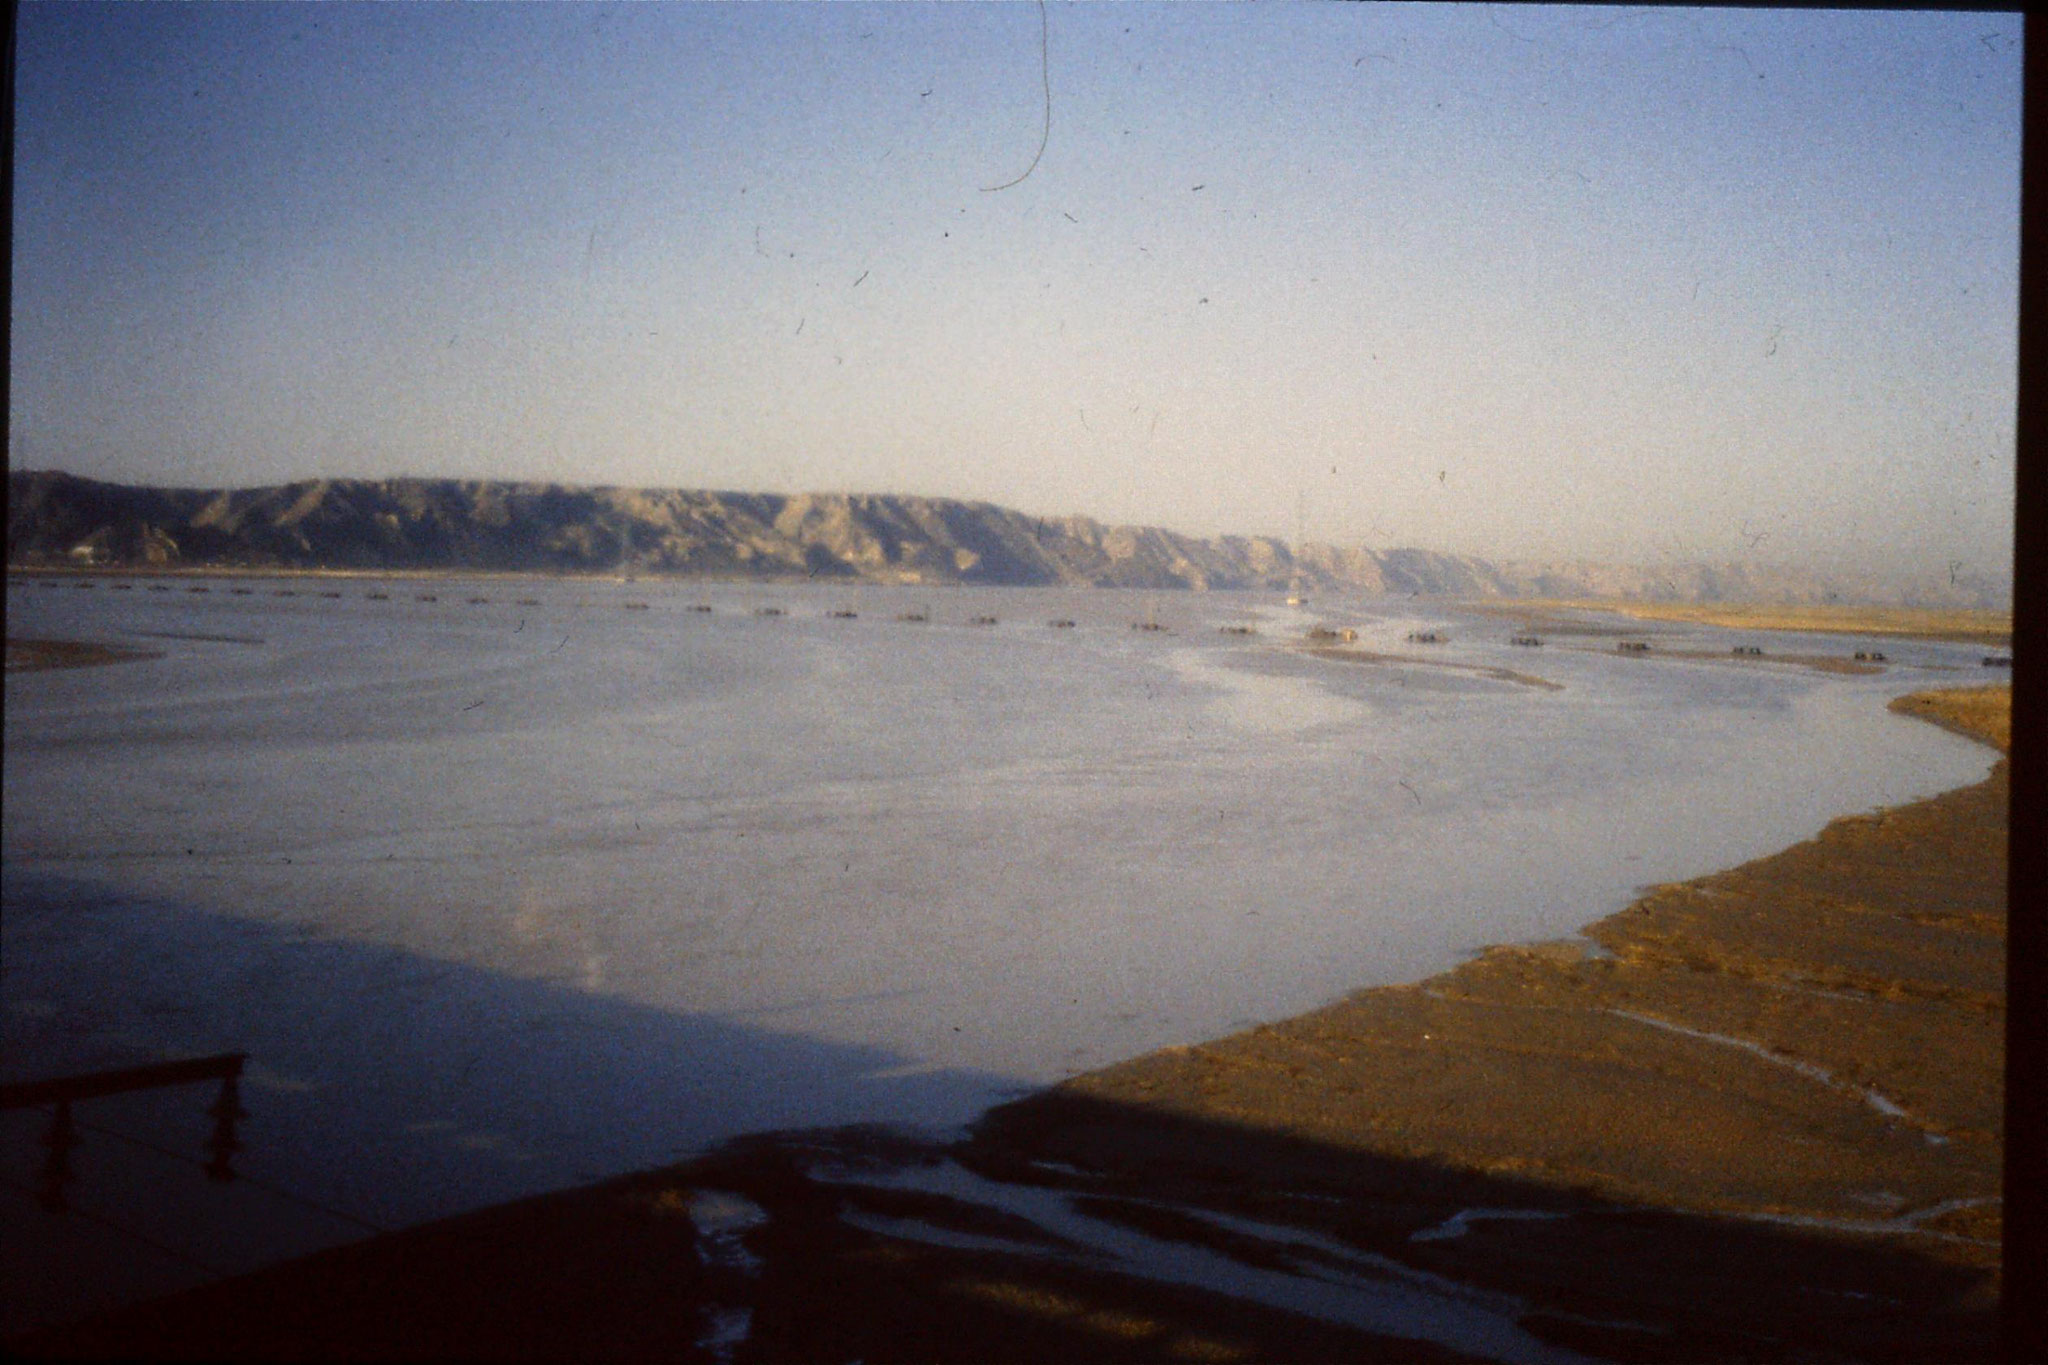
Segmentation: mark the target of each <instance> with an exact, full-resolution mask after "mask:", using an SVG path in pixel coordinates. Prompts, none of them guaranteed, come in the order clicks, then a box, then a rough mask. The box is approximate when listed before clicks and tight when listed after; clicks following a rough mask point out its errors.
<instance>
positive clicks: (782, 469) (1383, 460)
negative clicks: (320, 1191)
mask: <svg viewBox="0 0 2048 1365" xmlns="http://www.w3.org/2000/svg"><path fill="white" fill-rule="evenodd" d="M1041 13H1043V18H1044V23H1045V31H1046V34H1047V40H1046V53H1047V59H1046V63H1045V66H1044V67H1043V68H1041V62H1040V24H1041ZM2019 41H2020V26H2019V24H2018V23H2017V22H2016V18H2015V16H2010V15H1997V14H1905V13H1832V14H1820V13H1808V12H1797V11H1795V12H1783V13H1764V12H1745V11H1686V10H1657V11H1629V10H1593V9H1561V8H1559V9H1553V8H1529V9H1516V8H1513V7H1463V6H1413V7H1409V6H1403V7H1381V6H1319V5H1297V6H1280V7H1264V6H1261V7H1256V8H1254V7H1246V6H1227V5H1208V4H1203V5H1160V4H1136V3H1133V4H1124V5H1065V4H1055V5H1050V6H1047V7H1046V8H1045V10H1044V11H1041V10H1040V8H1039V7H1038V6H1035V5H1028V4H1004V5H973V6H968V5H949V6H939V5H927V4H915V3H913V4H903V5H888V6H882V5H867V4H725V5H696V4H653V5H621V6H612V5H590V6H573V7H572V6H560V5H548V6H507V7H498V6H488V7H478V6H448V7H439V6H432V7H430V6H422V5H375V6H359V5H353V4H329V5H321V6H300V5H261V4H258V5H236V6H208V5H169V4H141V5H132V6H107V5H98V4H79V5H55V4H49V3H34V4H30V5H27V6H24V7H23V9H22V11H21V18H20V27H19V48H18V73H17V101H18V113H19V120H18V125H17V126H18V130H19V131H18V134H17V145H16V148H15V152H16V187H17V193H16V205H15V224H14V226H15V276H14V283H15V292H14V317H13V322H14V360H13V373H12V380H13V394H14V397H13V400H12V410H11V412H10V416H9V443H10V466H11V467H12V468H16V469H26V468H61V469H65V470H67V471H69V472H74V473H77V474H81V475H84V476H87V477H92V478H100V479H108V480H113V481H116V482H125V483H140V484H155V485H159V486H164V485H171V486H185V487H220V486H250V485H262V484H277V483H286V482H292V481H294V480H298V479H304V478H316V477H329V478H388V477H399V476H413V477H422V478H462V479H509V480H530V481H541V482H560V483H580V484H613V485H625V486H639V487H665V488H686V489H721V490H732V491H746V492H773V493H788V494H794V493H828V492H870V493H878V494H900V495H904V496H927V497H945V498H958V499H964V500H972V501H984V502H991V503H996V504H999V505H1002V506H1005V507H1011V508H1015V509H1017V510H1019V511H1022V512H1026V513H1029V514H1031V515H1035V516H1044V517H1063V516H1068V515H1075V514H1078V515H1084V516H1089V517H1092V518H1095V519H1096V520H1099V521H1103V522H1108V523H1122V524H1140V525H1154V526H1163V527H1168V528H1171V529H1174V530H1178V531H1183V532H1186V533H1188V534H1191V535H1199V536H1214V535H1220V534H1235V535H1273V536H1278V537H1280V538H1282V539H1286V540H1289V541H1292V540H1295V539H1298V538H1305V539H1307V540H1310V541H1317V542H1324V543H1336V544H1357V543H1362V544H1366V545H1371V546H1374V547H1376V548H1391V547H1394V546H1418V547H1423V548H1428V549H1432V550H1441V551H1446V552H1453V553H1464V554H1472V555H1478V556H1482V557H1485V558H1489V559H1495V560H1559V559H1570V560H1582V561H1589V562H1604V563H1638V564H1642V563H1658V562H1680V561H1683V562H1706V563H1721V562H1747V563H1752V564H1769V565H1787V566H1794V567H1800V568H1805V569H1810V570H1815V571H1821V572H1845V573H1858V574H1871V575H1878V576H1884V577H1897V576H1900V575H1906V576H1914V577H1925V576H1928V575H1932V574H1939V573H1945V572H1947V571H1948V570H1949V568H1950V567H1951V566H1956V565H1960V566H1962V571H1963V572H1965V573H1969V574H1973V575H1981V576H1985V577H1989V578H1993V579H1999V580H2004V579H2009V576H2010V557H2011V551H2012V539H2013V521H2012V518H2013V503H2012V476H2013V471H2012V441H2013V403H2014V385H2015V370H2016V336H2015V333H2016V325H2017V253H2018V221H2019V219H2018V183H2019V181H2018V163H2019V122H2020V119H2019V96H2020V51H2019ZM1042 82H1043V84H1042ZM1048 85H1049V88H1050V98H1051V116H1050V124H1049V131H1047V128H1048V125H1047V124H1046V122H1045V120H1046V105H1045V98H1046V96H1045V93H1044V92H1045V90H1046V88H1047V86H1048ZM1042 133H1044V134H1045V146H1044V151H1043V155H1042V156H1041V157H1039V158H1038V159H1037V160H1036V161H1035V162H1034V160H1033V155H1034V153H1035V152H1036V151H1037V150H1038V147H1039V142H1040V137H1041V134H1042ZM1027 167H1029V168H1030V173H1029V174H1028V175H1023V178H1022V179H1021V180H1018V179H1017V177H1018V176H1019V175H1022V174H1023V172H1025V170H1026V168H1027ZM1010 181H1015V182H1016V183H1014V184H1010V185H1009V186H1008V187H1007V188H999V189H992V188H991V187H995V186H1001V185H1003V184H1004V183H1005V182H1010ZM1298 509H1300V512H1299V515H1298ZM1298 520H1299V525H1298V524H1297V522H1298Z"/></svg>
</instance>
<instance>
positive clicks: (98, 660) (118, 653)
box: [7, 636, 163, 673]
mask: <svg viewBox="0 0 2048 1365" xmlns="http://www.w3.org/2000/svg"><path fill="white" fill-rule="evenodd" d="M162 657H163V655H161V654H159V653H157V652H156V651H155V650H149V649H126V648H123V647H122V646H120V645H102V644H94V643H91V642H90V641H85V640H27V639H15V638H14V637H13V636H9V637H8V639H7V671H8V672H9V673H34V672H39V671H41V670H44V669H51V668H94V667H97V666H99V665H101V664H122V663H133V662H137V661H139V660H143V659H160V658H162Z"/></svg>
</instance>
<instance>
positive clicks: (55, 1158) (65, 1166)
mask: <svg viewBox="0 0 2048 1365" xmlns="http://www.w3.org/2000/svg"><path fill="white" fill-rule="evenodd" d="M77 1145H78V1129H77V1127H76V1126H75V1125H73V1123H72V1122H71V1101H69V1100H59V1101H57V1112H56V1113H55V1114H54V1115H52V1116H51V1118H50V1131H49V1132H48V1133H46V1134H44V1135H43V1146H45V1147H47V1148H49V1149H50V1151H49V1155H47V1156H45V1157H44V1158H43V1179H42V1186H41V1188H40V1189H38V1190H37V1192H36V1196H37V1197H36V1202H37V1203H39V1204H41V1205H42V1206H43V1208H45V1209H46V1210H48V1211H49V1212H51V1213H62V1212H64V1211H65V1210H66V1209H67V1208H69V1207H70V1204H69V1203H68V1202H67V1201H66V1200H65V1198H64V1186H65V1185H67V1184H69V1183H70V1181H71V1149H72V1148H73V1147H75V1146H77Z"/></svg>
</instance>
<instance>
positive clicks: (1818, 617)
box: [1463, 598, 2012, 645]
mask: <svg viewBox="0 0 2048 1365" xmlns="http://www.w3.org/2000/svg"><path fill="white" fill-rule="evenodd" d="M1463 605H1464V607H1465V609H1466V610H1468V611H1476V612H1483V613H1485V614H1486V615H1489V616H1500V617H1507V618H1510V619H1513V620H1526V621H1535V622H1547V623H1548V624H1549V626H1550V628H1551V629H1553V630H1558V629H1560V628H1563V629H1569V627H1570V625H1571V624H1573V623H1570V622H1567V621H1563V620H1561V619H1560V617H1559V614H1560V613H1563V612H1579V611H1598V612H1609V613H1612V614H1614V615H1617V616H1626V617H1629V618H1631V619H1633V620H1637V621H1677V622H1683V623H1685V624H1687V625H1697V626H1725V627H1728V628H1730V629H1733V630H1790V631H1802V632H1810V633H1814V634H1827V635H1871V636H1880V637H1886V638H1890V639H1915V640H1959V641H1962V642H1964V643H1967V644H1985V645H2010V644H2011V643H2012V613H2011V612H2009V611H1976V610H1965V609H1961V608H1955V609H1949V608H1935V607H1870V606H1835V605H1830V604H1825V603H1815V604H1808V605H1785V604H1776V603H1747V602H1623V601H1616V600H1613V599H1609V598H1599V599H1591V600H1584V601H1580V600H1574V599H1566V598H1559V599H1556V600H1536V599H1529V600H1521V601H1512V602H1467V603H1464V604H1463Z"/></svg>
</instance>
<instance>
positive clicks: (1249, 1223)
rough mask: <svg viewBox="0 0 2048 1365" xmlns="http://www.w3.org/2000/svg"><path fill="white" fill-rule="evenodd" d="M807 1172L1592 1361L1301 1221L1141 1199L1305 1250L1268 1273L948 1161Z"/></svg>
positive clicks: (1345, 1309) (1274, 1289)
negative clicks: (1290, 1223) (991, 1212)
mask: <svg viewBox="0 0 2048 1365" xmlns="http://www.w3.org/2000/svg"><path fill="white" fill-rule="evenodd" d="M812 1174H813V1176H814V1177H815V1178H816V1179H819V1180H821V1181H832V1182H837V1183H842V1184H850V1185H868V1186H873V1187H877V1188H886V1189H914V1190H919V1191H922V1192H924V1193H928V1194H938V1195H944V1196H946V1197H948V1198H952V1199H958V1200H961V1201H962V1202H966V1203H971V1204H979V1205H982V1206H984V1207H991V1208H996V1209H1000V1210H1002V1211H1004V1212H1006V1213H1010V1214H1012V1215H1014V1216H1016V1217H1019V1218H1023V1219H1025V1220H1027V1221H1029V1222H1031V1223H1034V1224H1036V1225H1037V1226H1038V1227H1040V1228H1042V1229H1044V1230H1045V1231H1047V1232H1049V1233H1052V1234H1053V1235H1055V1236H1058V1237H1062V1238H1064V1239H1066V1240H1067V1241H1069V1242H1073V1243H1077V1244H1079V1245H1081V1246H1083V1247H1086V1248H1087V1249H1088V1252H1089V1256H1088V1259H1090V1260H1098V1261H1102V1262H1107V1263H1110V1264H1112V1265H1114V1266H1116V1267H1117V1268H1118V1269H1119V1270H1121V1271H1124V1272H1126V1273H1129V1274H1135V1275H1140V1276H1143V1277H1144V1278H1146V1279H1150V1280H1155V1281H1158V1282H1160V1283H1163V1284H1177V1285H1185V1286H1188V1287H1190V1288H1195V1289H1201V1290H1206V1291H1208V1292H1211V1293H1215V1294H1220V1295H1223V1296H1226V1297H1228V1298H1233V1299H1240V1300H1244V1301H1248V1302H1252V1303H1258V1304H1263V1305H1265V1306H1267V1307H1270V1308H1277V1309H1280V1310H1282V1311H1284V1312H1290V1313H1299V1314H1301V1315H1303V1316H1305V1317H1312V1318H1317V1319H1319V1320H1321V1321H1325V1322H1334V1323H1339V1324H1342V1325H1345V1326H1350V1327H1355V1328H1358V1329H1359V1330H1361V1331H1367V1332H1373V1333H1378V1334H1383V1335H1387V1336H1393V1337H1400V1338H1404V1339H1407V1340H1412V1341H1430V1342H1435V1343H1437V1344H1439V1345H1441V1346H1444V1347H1446V1348H1448V1349H1450V1350H1452V1351H1456V1352H1460V1353H1464V1354H1468V1355H1475V1356H1480V1357H1484V1358H1486V1359H1489V1360H1498V1361H1503V1362H1507V1363H1508V1365H1566V1363H1567V1362H1570V1363H1571V1365H1580V1363H1581V1362H1584V1363H1586V1365H1590V1361H1589V1358H1588V1357H1585V1356H1581V1355H1579V1354H1577V1353H1576V1352H1573V1351H1569V1350H1565V1349H1564V1348H1562V1347H1557V1346H1552V1345H1550V1344H1549V1343H1547V1342H1544V1341H1542V1340H1541V1339H1539V1338H1537V1337H1535V1336H1532V1335H1531V1334H1529V1333H1528V1332H1527V1331H1525V1330H1524V1329H1523V1328H1522V1326H1521V1325H1520V1323H1519V1321H1518V1318H1519V1317H1520V1315H1521V1312H1522V1311H1523V1305H1522V1304H1521V1303H1520V1301H1519V1300H1514V1299H1511V1298H1508V1297H1507V1296H1505V1295H1500V1294H1492V1293H1487V1292H1484V1291H1480V1290H1474V1289H1471V1288H1469V1287H1467V1286H1464V1285H1460V1284H1457V1283H1456V1282H1454V1281H1451V1280H1447V1279H1444V1278H1442V1277H1440V1276H1436V1275H1431V1274H1429V1273H1428V1272H1426V1271H1420V1270H1416V1269H1414V1268H1413V1267H1410V1266H1404V1265H1402V1264H1401V1263H1399V1262H1398V1261H1393V1260H1390V1259H1388V1258H1386V1257H1381V1256H1376V1255H1373V1254H1372V1253H1370V1252H1363V1251H1360V1250H1358V1249H1357V1248H1355V1247H1349V1246H1346V1245H1344V1244H1343V1243H1340V1242H1337V1241H1334V1240H1332V1239H1330V1238H1327V1237H1324V1236H1322V1235H1321V1234H1318V1233H1314V1232H1310V1231H1307V1230H1305V1229H1301V1228H1293V1227H1283V1226H1280V1225H1276V1224H1270V1223H1260V1222H1256V1221H1253V1220H1251V1219H1244V1218H1235V1217H1232V1216H1230V1215H1227V1214H1219V1213H1214V1212H1212V1211H1210V1210H1206V1209H1194V1208H1186V1207H1183V1206H1179V1205H1170V1204H1160V1203H1152V1202H1150V1201H1147V1204H1146V1206H1147V1207H1153V1208H1159V1209H1163V1210H1167V1211H1170V1212H1173V1213H1176V1214H1180V1215H1182V1216H1185V1217H1189V1218H1194V1219H1199V1220H1200V1221H1202V1222H1206V1223H1210V1224H1212V1225H1215V1226H1217V1227H1221V1228H1225V1229H1228V1230H1230V1231H1233V1232H1237V1233H1239V1234H1241V1235H1244V1236H1248V1237H1256V1238H1258V1239H1259V1240H1261V1241H1264V1242H1268V1243H1269V1244H1273V1245H1275V1246H1276V1247H1292V1248H1295V1249H1298V1250H1300V1251H1303V1252H1308V1253H1311V1254H1310V1256H1308V1257H1306V1258H1297V1259H1295V1261H1294V1266H1293V1269H1292V1270H1291V1271H1281V1270H1271V1269H1267V1268H1264V1267H1261V1266H1254V1265H1249V1264H1247V1263H1246V1262H1244V1261H1242V1260H1239V1259H1237V1258H1236V1257H1233V1256H1231V1255H1229V1254H1227V1253H1225V1252H1222V1251H1216V1250H1211V1249H1210V1248H1207V1247H1201V1246H1193V1245H1190V1244H1188V1243H1186V1242H1180V1241H1169V1240H1166V1239H1163V1238H1158V1237H1152V1236H1149V1235H1147V1234H1145V1233H1142V1232H1138V1231H1136V1230H1135V1229H1132V1228H1129V1227H1125V1226H1123V1225H1122V1224H1119V1223H1113V1222H1108V1221H1105V1220H1102V1219H1098V1218H1094V1217H1091V1216H1089V1215H1086V1214H1083V1213H1081V1212H1079V1211H1078V1210H1077V1209H1076V1208H1075V1207H1074V1204H1073V1198H1072V1196H1070V1195H1068V1194H1067V1193H1065V1192H1062V1191H1056V1190H1047V1189H1040V1188H1036V1187H1032V1186H1025V1185H1008V1184H1003V1183H1000V1182H997V1181H990V1180H985V1179H983V1178H981V1177H980V1176H977V1175H975V1174H974V1173H973V1172H971V1171H968V1170H966V1169H965V1168H964V1167H961V1166H957V1165H954V1164H952V1163H950V1162H948V1163H942V1164H940V1165H936V1166H922V1167H912V1168H904V1169H898V1170H891V1171H886V1172H873V1171H851V1170H838V1171H833V1170H825V1169H820V1170H816V1171H814V1172H813V1173H812ZM892 1221H893V1220H892ZM893 1225H894V1226H898V1227H901V1226H902V1224H901V1223H894V1224H893ZM1333 1262H1334V1264H1333Z"/></svg>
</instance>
